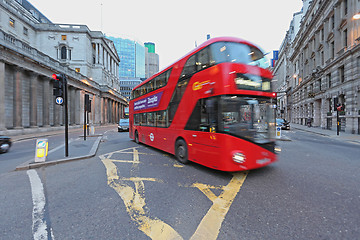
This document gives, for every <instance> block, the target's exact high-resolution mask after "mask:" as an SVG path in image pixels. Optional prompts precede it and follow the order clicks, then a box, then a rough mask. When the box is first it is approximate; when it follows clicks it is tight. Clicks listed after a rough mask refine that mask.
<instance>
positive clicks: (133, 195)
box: [100, 148, 248, 240]
mask: <svg viewBox="0 0 360 240" xmlns="http://www.w3.org/2000/svg"><path fill="white" fill-rule="evenodd" d="M129 150H130V151H129ZM131 150H132V151H131ZM115 153H131V154H133V160H132V161H130V160H115V159H111V157H112V156H113V154H115ZM139 154H140V153H139V152H138V150H137V148H128V149H123V150H119V151H116V152H112V153H107V154H104V155H101V156H100V159H101V160H102V162H103V164H104V165H105V168H106V174H107V179H108V185H109V186H110V187H112V188H113V189H114V190H115V191H116V192H117V193H118V195H119V196H120V197H121V199H122V200H123V202H124V204H125V207H126V211H127V212H128V214H129V216H130V218H131V220H132V221H134V222H135V223H136V224H137V226H138V229H139V230H141V231H142V232H144V233H145V234H146V235H147V236H148V237H150V238H151V239H183V238H182V237H181V236H180V235H179V234H178V233H177V232H176V231H175V230H174V229H173V228H172V227H171V226H170V225H168V224H167V223H165V222H163V221H161V220H160V219H158V218H150V217H149V216H148V212H147V211H146V210H145V209H146V203H145V184H144V181H151V182H163V181H162V180H159V179H156V178H141V177H138V176H137V175H138V172H139V163H141V162H140V159H139ZM114 162H122V163H132V164H133V165H132V168H131V171H130V173H131V175H132V176H131V177H129V178H125V177H120V173H119V169H118V168H117V167H116V165H115V164H114ZM174 167H176V164H174ZM247 174H248V172H242V173H236V174H234V175H233V177H232V179H231V180H230V182H229V183H228V184H227V185H226V186H211V185H207V184H203V183H194V184H192V185H191V186H190V187H194V188H197V189H199V190H200V191H201V192H202V193H203V194H205V196H206V197H207V198H208V199H209V200H210V201H211V202H212V206H211V207H210V209H209V210H208V212H207V213H206V215H205V216H204V218H203V219H202V220H201V222H200V224H199V226H198V227H197V229H196V231H195V233H194V234H193V235H192V237H191V239H206V240H208V239H217V237H218V235H219V232H220V228H221V225H222V222H223V221H224V219H225V216H226V214H227V213H228V211H229V209H230V206H231V204H232V203H233V201H234V199H235V197H236V195H237V194H238V192H239V191H240V188H241V186H242V185H243V183H244V181H245V179H246V176H247ZM126 181H131V182H133V183H134V185H135V187H131V186H129V185H127V184H126V183H125V182H126ZM179 186H181V185H179ZM212 189H219V190H222V192H221V194H220V195H219V196H216V195H215V194H214V193H213V191H212Z"/></svg>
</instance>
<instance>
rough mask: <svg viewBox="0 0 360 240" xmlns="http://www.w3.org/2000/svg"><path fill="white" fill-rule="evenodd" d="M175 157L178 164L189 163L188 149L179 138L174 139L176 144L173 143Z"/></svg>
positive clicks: (184, 142)
mask: <svg viewBox="0 0 360 240" xmlns="http://www.w3.org/2000/svg"><path fill="white" fill-rule="evenodd" d="M175 157H176V159H177V160H178V161H179V162H181V163H183V164H188V163H189V159H188V158H189V151H188V147H187V144H186V141H185V140H184V139H183V138H181V137H179V138H178V139H176V142H175Z"/></svg>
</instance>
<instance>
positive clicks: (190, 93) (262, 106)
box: [129, 37, 276, 171]
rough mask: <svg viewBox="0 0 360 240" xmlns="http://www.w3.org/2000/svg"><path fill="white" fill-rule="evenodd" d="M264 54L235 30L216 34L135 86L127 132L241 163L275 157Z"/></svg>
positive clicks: (255, 164)
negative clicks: (233, 34)
mask: <svg viewBox="0 0 360 240" xmlns="http://www.w3.org/2000/svg"><path fill="white" fill-rule="evenodd" d="M268 66H269V61H268V60H267V59H266V58H265V56H264V54H263V53H262V51H261V50H259V48H257V47H256V46H255V45H253V44H251V43H250V42H247V41H244V40H242V39H238V38H231V37H221V38H213V39H210V40H208V41H206V42H205V43H203V44H202V45H201V46H199V47H197V48H196V49H194V50H193V51H192V52H190V53H188V54H187V55H185V56H184V57H183V58H181V59H179V60H178V61H177V62H175V63H174V64H172V65H170V66H169V67H167V68H165V69H164V70H162V71H161V72H159V73H157V74H155V75H154V76H152V77H151V78H149V79H147V80H146V81H144V82H143V83H141V84H139V85H138V86H137V87H136V88H134V90H133V91H132V96H131V97H132V98H131V101H130V106H129V107H130V130H129V136H130V138H132V139H134V140H135V142H137V143H139V142H141V143H144V144H147V145H149V146H152V147H155V148H158V149H161V150H163V151H166V152H169V153H171V154H174V155H175V156H176V158H177V159H178V160H179V161H180V162H182V163H184V164H186V163H188V162H189V161H192V162H196V163H198V164H201V165H205V166H207V167H210V168H214V169H218V170H222V171H242V170H249V169H254V168H259V167H263V166H266V165H268V164H270V163H272V162H274V161H276V154H275V140H274V137H275V109H274V108H275V107H276V105H275V104H276V101H275V100H276V95H275V93H273V92H272V91H271V79H272V74H271V72H270V71H269V70H267V69H266V68H267V67H268Z"/></svg>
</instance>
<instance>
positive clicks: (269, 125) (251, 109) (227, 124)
mask: <svg viewBox="0 0 360 240" xmlns="http://www.w3.org/2000/svg"><path fill="white" fill-rule="evenodd" d="M219 110H220V117H222V120H223V121H222V123H221V124H220V126H219V130H220V131H222V132H225V133H229V134H231V135H235V136H238V137H241V138H246V139H248V140H251V141H253V142H256V143H259V144H262V143H268V142H269V141H271V140H272V139H271V138H273V136H275V115H274V108H273V104H271V99H268V98H255V97H242V96H222V97H221V99H220V107H219Z"/></svg>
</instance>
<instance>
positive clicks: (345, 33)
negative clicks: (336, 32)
mask: <svg viewBox="0 0 360 240" xmlns="http://www.w3.org/2000/svg"><path fill="white" fill-rule="evenodd" d="M347 35H348V34H347V29H345V30H344V32H343V47H347V42H348V36H347Z"/></svg>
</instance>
